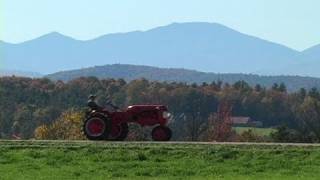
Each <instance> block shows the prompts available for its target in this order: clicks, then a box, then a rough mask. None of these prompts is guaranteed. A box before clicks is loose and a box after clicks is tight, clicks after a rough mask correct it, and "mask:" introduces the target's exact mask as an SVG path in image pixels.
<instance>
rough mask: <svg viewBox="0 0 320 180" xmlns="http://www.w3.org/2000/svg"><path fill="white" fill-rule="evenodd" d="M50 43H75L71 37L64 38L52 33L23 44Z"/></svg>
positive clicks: (54, 32)
mask: <svg viewBox="0 0 320 180" xmlns="http://www.w3.org/2000/svg"><path fill="white" fill-rule="evenodd" d="M37 41H38V42H52V41H77V40H75V39H73V38H72V37H69V36H66V35H64V34H61V33H59V32H56V31H53V32H50V33H48V34H44V35H42V36H40V37H38V38H36V39H33V40H29V41H26V42H24V43H31V42H37Z"/></svg>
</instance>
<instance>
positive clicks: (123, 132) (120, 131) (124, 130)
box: [108, 123, 129, 141]
mask: <svg viewBox="0 0 320 180" xmlns="http://www.w3.org/2000/svg"><path fill="white" fill-rule="evenodd" d="M128 133H129V127H128V123H121V124H117V125H115V127H112V130H111V132H110V135H109V138H108V140H111V141H123V140H125V139H126V138H127V136H128Z"/></svg>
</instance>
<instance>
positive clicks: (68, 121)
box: [34, 110, 84, 140]
mask: <svg viewBox="0 0 320 180" xmlns="http://www.w3.org/2000/svg"><path fill="white" fill-rule="evenodd" d="M83 118H84V114H83V113H82V112H80V111H76V110H69V111H66V112H64V113H62V114H61V116H60V117H59V118H58V119H57V120H56V121H54V122H53V123H52V124H49V125H41V126H39V127H37V128H36V130H35V132H34V136H35V138H36V139H65V140H81V139H84V136H83V134H82V123H83V121H84V120H83Z"/></svg>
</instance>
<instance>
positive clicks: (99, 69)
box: [47, 64, 320, 91]
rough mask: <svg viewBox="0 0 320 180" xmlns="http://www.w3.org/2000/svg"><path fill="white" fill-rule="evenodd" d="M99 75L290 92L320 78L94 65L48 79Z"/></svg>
mask: <svg viewBox="0 0 320 180" xmlns="http://www.w3.org/2000/svg"><path fill="white" fill-rule="evenodd" d="M82 76H83V77H88V76H96V77H98V78H100V79H103V78H115V79H118V78H123V79H125V80H128V81H130V80H133V79H139V78H146V79H149V80H157V81H169V82H173V81H175V82H187V83H202V82H207V83H211V82H212V81H219V80H220V81H223V82H227V83H234V82H236V81H239V80H244V81H246V82H248V83H249V84H250V85H252V86H254V85H256V84H261V85H263V86H266V87H271V86H272V85H273V84H274V83H282V82H283V83H285V84H286V85H287V88H288V90H290V91H295V90H298V89H300V88H302V87H304V88H307V89H310V88H312V87H318V88H320V79H319V78H312V77H300V76H259V75H253V74H217V73H204V72H199V71H194V70H187V69H174V68H170V69H168V68H156V67H151V66H136V65H121V64H114V65H105V66H95V67H91V68H84V69H78V70H71V71H62V72H58V73H54V74H50V75H48V76H47V77H48V78H50V79H53V80H63V81H69V80H72V79H75V78H78V77H82Z"/></svg>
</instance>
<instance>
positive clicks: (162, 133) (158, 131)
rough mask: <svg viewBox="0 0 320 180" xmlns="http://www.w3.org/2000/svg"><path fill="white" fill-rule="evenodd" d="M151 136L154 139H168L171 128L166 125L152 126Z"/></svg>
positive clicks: (170, 134)
mask: <svg viewBox="0 0 320 180" xmlns="http://www.w3.org/2000/svg"><path fill="white" fill-rule="evenodd" d="M151 136H152V139H153V140H154V141H169V140H170V139H171V136H172V132H171V129H170V128H168V127H166V126H157V127H155V128H153V130H152V133H151Z"/></svg>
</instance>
